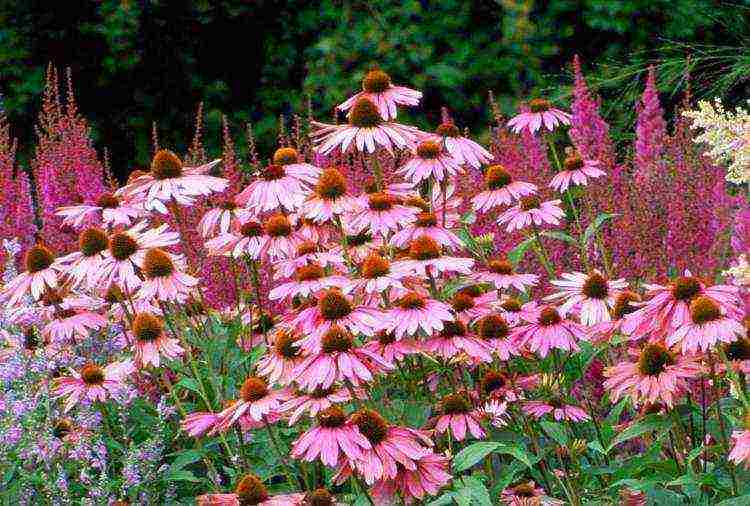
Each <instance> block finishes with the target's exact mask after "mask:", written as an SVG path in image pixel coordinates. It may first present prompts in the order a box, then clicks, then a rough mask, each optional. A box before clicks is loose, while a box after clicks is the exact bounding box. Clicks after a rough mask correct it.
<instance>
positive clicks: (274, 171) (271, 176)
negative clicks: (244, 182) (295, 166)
mask: <svg viewBox="0 0 750 506" xmlns="http://www.w3.org/2000/svg"><path fill="white" fill-rule="evenodd" d="M284 176H286V171H285V170H284V166H283V165H277V164H275V163H273V164H271V165H267V166H266V168H265V169H263V172H261V177H262V178H263V179H265V180H266V181H276V180H277V179H281V178H282V177H284Z"/></svg>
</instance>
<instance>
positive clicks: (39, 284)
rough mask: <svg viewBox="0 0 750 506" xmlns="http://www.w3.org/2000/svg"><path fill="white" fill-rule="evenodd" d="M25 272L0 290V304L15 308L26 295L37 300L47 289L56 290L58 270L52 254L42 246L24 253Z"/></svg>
mask: <svg viewBox="0 0 750 506" xmlns="http://www.w3.org/2000/svg"><path fill="white" fill-rule="evenodd" d="M24 266H25V267H26V270H25V271H24V272H22V273H21V274H19V275H18V276H16V277H15V278H13V279H11V280H10V281H9V282H8V283H7V284H6V285H5V286H3V287H2V288H1V289H0V302H1V303H5V304H7V305H8V306H15V305H17V304H18V303H19V302H21V299H23V298H24V297H25V296H26V295H31V297H32V298H33V299H34V300H39V299H40V298H41V296H42V295H43V294H44V293H45V292H46V291H47V290H49V289H55V288H57V272H58V270H59V269H60V267H59V265H58V264H57V262H56V261H55V256H54V255H53V254H52V252H51V251H50V250H49V249H48V248H47V247H46V246H44V245H42V244H36V245H35V246H32V247H31V248H29V249H28V251H26V256H25V257H24Z"/></svg>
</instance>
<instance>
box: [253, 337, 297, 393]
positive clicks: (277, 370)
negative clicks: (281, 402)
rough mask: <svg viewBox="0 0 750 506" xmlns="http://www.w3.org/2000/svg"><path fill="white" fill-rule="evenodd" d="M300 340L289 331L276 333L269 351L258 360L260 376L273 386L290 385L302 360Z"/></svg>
mask: <svg viewBox="0 0 750 506" xmlns="http://www.w3.org/2000/svg"><path fill="white" fill-rule="evenodd" d="M299 338H300V336H298V335H296V334H295V333H294V332H291V331H289V330H278V331H276V332H274V334H273V336H272V338H271V343H270V346H269V348H268V351H266V353H265V355H263V356H262V357H261V358H260V359H259V360H258V365H257V371H258V374H259V375H260V376H262V377H264V378H266V379H267V380H268V382H269V383H270V384H272V385H273V384H278V385H281V386H286V385H287V384H289V383H290V382H291V373H292V371H293V370H294V368H295V367H297V366H298V365H299V363H300V361H301V360H302V354H301V353H300V349H299V345H298V344H297V341H299Z"/></svg>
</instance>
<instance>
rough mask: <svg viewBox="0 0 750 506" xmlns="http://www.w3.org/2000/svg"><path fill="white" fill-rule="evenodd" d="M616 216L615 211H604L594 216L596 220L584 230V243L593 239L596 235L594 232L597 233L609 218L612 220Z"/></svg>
mask: <svg viewBox="0 0 750 506" xmlns="http://www.w3.org/2000/svg"><path fill="white" fill-rule="evenodd" d="M615 216H617V214H615V213H602V214H600V215H599V216H597V217H596V218H594V221H592V222H591V223H589V226H588V227H586V230H584V232H583V242H584V244H588V243H589V242H590V241H591V238H592V237H594V234H596V232H597V230H599V228H601V226H602V225H604V223H605V222H606V221H607V220H611V219H612V218H614V217H615Z"/></svg>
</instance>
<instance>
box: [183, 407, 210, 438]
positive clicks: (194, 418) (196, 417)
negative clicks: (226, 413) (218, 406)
mask: <svg viewBox="0 0 750 506" xmlns="http://www.w3.org/2000/svg"><path fill="white" fill-rule="evenodd" d="M218 421H219V415H218V414H216V413H209V412H207V411H198V412H196V413H190V414H189V415H187V416H186V417H185V418H184V419H183V420H182V421H181V422H180V427H182V430H184V431H185V432H187V434H188V436H190V437H201V436H202V435H203V434H205V433H207V432H208V431H209V430H212V429H213V428H214V427H215V426H216V423H217V422H218Z"/></svg>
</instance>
